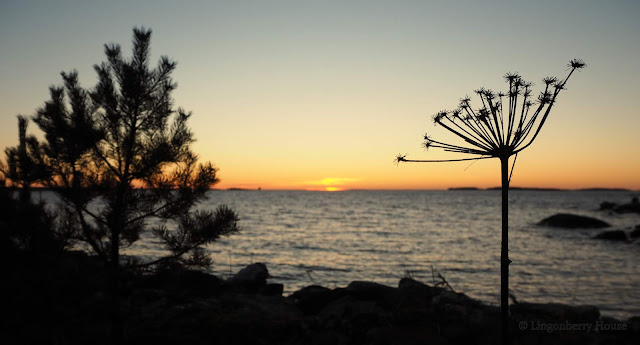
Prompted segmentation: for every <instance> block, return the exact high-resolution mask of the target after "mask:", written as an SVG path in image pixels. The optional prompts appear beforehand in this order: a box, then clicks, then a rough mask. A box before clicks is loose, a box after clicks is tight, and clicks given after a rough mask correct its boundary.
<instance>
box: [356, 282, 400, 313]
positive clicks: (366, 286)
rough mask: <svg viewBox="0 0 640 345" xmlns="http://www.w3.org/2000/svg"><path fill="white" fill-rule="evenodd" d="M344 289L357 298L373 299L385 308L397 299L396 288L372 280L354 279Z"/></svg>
mask: <svg viewBox="0 0 640 345" xmlns="http://www.w3.org/2000/svg"><path fill="white" fill-rule="evenodd" d="M345 291H346V293H348V294H349V295H350V296H353V297H355V298H356V299H358V300H364V301H375V302H377V303H378V304H379V305H381V306H384V307H387V308H388V307H391V306H392V305H394V304H395V303H396V301H397V299H398V290H397V289H396V288H393V287H391V286H386V285H382V284H378V283H373V282H363V281H354V282H351V283H350V284H349V285H348V286H347V288H346V289H345Z"/></svg>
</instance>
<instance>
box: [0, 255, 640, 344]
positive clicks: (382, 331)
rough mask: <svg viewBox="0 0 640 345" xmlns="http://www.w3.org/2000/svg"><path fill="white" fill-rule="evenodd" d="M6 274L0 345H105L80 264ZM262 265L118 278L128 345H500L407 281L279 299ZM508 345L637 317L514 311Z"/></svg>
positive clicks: (638, 331)
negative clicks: (229, 273) (227, 271)
mask: <svg viewBox="0 0 640 345" xmlns="http://www.w3.org/2000/svg"><path fill="white" fill-rule="evenodd" d="M13 255H14V257H15V259H16V260H15V261H13V262H11V265H8V263H5V267H4V268H5V272H8V273H9V274H8V275H9V279H8V280H7V282H8V283H7V286H8V288H9V289H8V295H7V297H8V298H7V302H6V308H3V309H4V311H5V313H7V315H10V316H11V317H10V318H9V321H8V323H7V330H8V331H7V332H6V333H4V335H3V338H4V340H3V343H4V344H14V343H15V344H44V343H50V344H103V343H108V339H109V326H110V318H109V312H108V310H109V307H110V306H109V299H108V298H107V296H106V295H105V294H104V292H103V291H104V284H105V275H104V269H103V267H102V265H101V263H100V262H99V261H98V260H95V259H94V258H92V257H89V256H86V255H85V254H83V253H77V252H76V253H68V254H65V255H62V256H61V257H58V258H53V259H52V258H43V257H40V258H37V257H33V256H27V255H22V256H21V254H19V253H17V254H15V253H14V254H13ZM268 277H269V273H268V270H267V267H266V266H265V265H263V264H259V263H257V264H252V265H249V266H247V267H246V268H245V269H243V270H242V271H240V272H238V273H237V274H236V275H235V276H234V277H232V278H230V279H227V280H223V279H221V278H219V277H216V276H214V275H210V274H207V273H203V272H198V271H189V270H183V269H179V268H175V267H174V268H171V269H169V268H167V269H164V270H160V271H158V272H155V273H153V274H134V273H128V274H126V275H124V277H123V280H122V281H123V283H122V285H123V294H122V298H121V299H122V305H121V310H122V314H123V318H124V321H125V333H126V339H127V343H129V344H147V343H149V344H151V343H152V344H498V343H499V307H497V306H491V305H486V304H484V303H482V302H479V301H477V300H474V299H472V298H470V297H468V296H467V295H465V294H463V293H456V292H453V291H451V290H450V289H444V288H440V287H434V286H429V285H426V284H424V283H421V282H418V281H416V280H413V279H412V278H410V277H406V278H403V279H401V280H400V281H399V283H398V286H397V287H391V286H385V285H381V284H377V283H373V282H365V281H354V282H352V283H350V284H348V285H347V286H346V287H342V288H335V289H328V288H325V287H322V286H317V285H314V286H308V287H305V288H303V289H301V290H299V291H296V292H295V293H293V294H291V295H289V296H283V295H282V291H283V286H282V285H281V284H274V283H269V282H268ZM511 331H512V334H513V338H514V344H540V343H552V344H637V343H638V341H640V317H634V318H630V319H629V320H615V319H611V318H607V317H603V316H602V315H600V313H599V310H598V309H597V308H596V307H594V306H569V305H562V304H533V303H523V302H522V301H521V302H520V303H515V302H514V303H513V304H512V305H511Z"/></svg>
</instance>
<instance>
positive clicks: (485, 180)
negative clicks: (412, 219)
mask: <svg viewBox="0 0 640 345" xmlns="http://www.w3.org/2000/svg"><path fill="white" fill-rule="evenodd" d="M151 6H152V8H153V11H150V10H149V8H151ZM125 9H126V10H125ZM96 13H100V14H101V15H100V16H96V15H95V14H96ZM523 14H526V15H523ZM638 18H640V3H638V2H634V1H610V2H606V3H604V2H597V1H578V0H575V1H574V0H568V1H562V2H557V1H551V0H543V1H536V2H521V3H514V2H511V1H486V2H477V1H460V2H450V1H410V0H396V1H391V0H389V1H386V0H373V1H352V2H343V1H333V0H329V1H322V2H300V1H293V0H276V1H270V2H262V1H250V0H239V1H233V2H229V1H211V2H207V3H200V2H198V3H196V2H187V4H185V5H183V4H179V3H174V2H171V1H154V2H150V1H147V0H142V1H136V2H135V3H130V2H124V1H119V0H114V1H109V2H96V3H90V2H84V1H72V0H69V1H66V2H63V3H60V4H53V3H50V2H47V1H35V2H33V3H29V4H26V3H24V2H20V1H14V0H9V1H3V2H2V4H0V32H2V33H3V34H2V35H0V80H1V82H0V94H2V95H3V99H2V102H0V148H4V147H8V146H14V145H16V144H17V121H16V117H15V116H16V115H18V114H25V115H33V114H34V112H35V110H36V109H37V108H38V107H41V106H42V105H43V103H44V102H45V100H47V99H48V87H49V86H50V85H59V84H61V82H62V81H61V78H60V75H59V73H60V72H61V71H69V70H71V69H77V70H78V72H79V75H80V81H81V84H82V85H83V86H85V87H92V86H93V85H95V81H96V77H95V72H94V71H93V69H92V65H93V64H96V63H99V62H101V61H103V60H104V54H103V44H105V43H111V42H116V43H119V44H121V45H122V48H123V53H124V55H125V56H129V54H130V47H131V44H130V41H131V34H132V31H131V29H132V28H133V27H134V26H145V27H149V28H151V29H152V30H153V36H152V42H151V48H152V52H153V56H152V61H154V62H153V63H154V64H155V61H156V60H157V58H158V57H159V56H160V55H167V56H169V57H170V58H172V59H174V60H175V61H177V62H178V67H177V69H176V71H175V73H174V75H173V77H174V79H175V81H176V82H177V83H178V88H177V89H176V90H175V92H174V100H175V102H174V103H175V105H176V107H183V108H184V109H186V110H189V111H192V112H193V116H192V118H191V119H190V126H191V128H192V129H193V132H194V136H195V138H196V140H197V141H196V142H195V143H194V145H193V149H194V151H195V152H196V153H198V154H199V156H200V158H201V159H202V160H208V161H212V162H213V163H214V164H215V165H216V166H217V167H218V168H219V177H220V179H221V182H220V183H219V184H217V185H216V186H214V188H219V189H227V188H247V189H257V188H262V189H264V190H268V189H300V190H325V191H326V190H335V191H338V190H348V189H447V188H450V187H481V188H487V187H496V186H499V185H500V169H499V161H498V160H497V159H495V160H494V159H486V160H481V161H477V162H475V163H473V164H472V163H471V162H459V163H424V164H418V163H402V164H399V165H396V164H394V161H393V160H394V158H395V157H396V155H398V154H402V155H405V154H406V155H407V158H409V159H451V158H467V157H464V156H463V155H457V154H448V153H444V152H441V151H438V150H436V149H431V150H429V151H425V150H423V149H422V148H421V143H422V137H423V135H424V134H425V132H428V133H429V135H430V136H432V137H433V138H435V139H441V140H442V141H445V142H452V143H460V142H459V141H456V140H454V138H452V137H451V136H450V135H449V134H448V133H447V131H446V130H445V129H444V128H440V127H434V126H433V123H432V121H431V115H433V114H435V113H436V112H438V111H440V110H443V109H452V108H455V107H456V106H457V104H458V102H459V99H460V98H462V97H464V96H465V95H471V96H472V97H471V98H472V103H473V104H474V105H475V106H477V104H478V102H479V101H478V100H477V99H474V97H473V96H474V95H473V90H475V89H477V88H479V87H486V88H490V89H493V90H495V91H505V83H504V80H503V78H502V76H503V75H504V74H505V73H506V72H509V71H518V72H519V73H520V74H521V75H522V77H523V78H524V79H525V80H527V81H532V82H534V83H535V85H534V87H533V90H534V94H537V93H538V92H539V91H541V89H540V87H541V86H540V85H541V84H542V83H541V81H540V80H541V79H542V78H544V77H547V76H556V77H564V76H565V75H566V73H567V68H566V64H567V62H568V61H569V60H570V59H573V58H580V59H583V60H585V61H586V63H587V68H586V69H584V70H582V71H580V72H578V73H575V74H574V75H573V76H572V77H571V79H570V80H569V83H568V85H567V86H568V89H567V90H565V91H563V92H562V93H561V94H560V96H559V99H558V102H557V104H556V105H555V106H554V108H553V110H552V112H551V115H550V117H549V119H548V121H547V123H546V124H545V126H544V128H543V129H542V132H541V133H540V135H539V136H538V138H537V139H536V141H535V142H534V144H533V145H532V146H530V147H529V148H527V149H526V150H525V151H523V152H522V153H521V154H520V155H519V156H518V161H517V164H516V167H515V172H514V175H513V179H512V182H511V185H512V186H520V187H537V188H566V189H581V188H592V187H601V188H625V189H632V190H640V178H639V177H638V176H640V174H639V173H638V172H640V155H639V154H638V147H639V146H640V140H639V139H638V138H639V137H640V136H639V135H638V130H640V113H639V110H638V107H637V105H636V99H637V97H638V91H640V88H639V87H638V80H640V64H638V61H640V35H639V34H638V33H640V21H638V20H637V19H638ZM78 28H81V30H78ZM507 28H509V29H508V30H507ZM42 52H46V54H42ZM29 132H30V133H35V134H37V133H38V131H37V130H36V126H35V125H34V124H31V126H30V129H29ZM2 159H4V157H2Z"/></svg>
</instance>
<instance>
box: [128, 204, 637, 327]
mask: <svg viewBox="0 0 640 345" xmlns="http://www.w3.org/2000/svg"><path fill="white" fill-rule="evenodd" d="M637 195H638V193H633V192H604V191H593V192H591V191H579V192H578V191H552V192H547V191H511V193H510V201H509V203H510V222H511V223H510V234H509V236H510V257H511V259H512V260H513V263H512V264H511V266H510V288H511V290H512V292H513V294H514V295H515V296H516V297H517V298H518V300H521V301H529V302H560V303H569V304H593V305H597V306H598V307H599V308H600V310H601V313H602V314H603V315H608V316H613V317H616V318H620V319H626V318H628V317H630V316H632V315H640V265H639V259H640V240H638V241H636V242H635V243H631V244H629V243H619V242H612V241H601V240H594V239H592V238H591V237H592V236H594V235H595V234H597V233H598V232H599V231H600V230H586V229H585V230H565V229H557V228H546V227H539V226H536V225H535V223H536V222H538V221H540V220H541V219H543V218H545V217H547V216H550V215H552V214H555V213H559V212H569V213H575V214H581V215H587V216H594V217H597V218H600V219H603V220H605V221H607V222H609V223H611V224H612V225H613V227H612V228H611V229H625V230H629V229H630V228H631V227H633V226H635V225H637V224H640V216H638V215H637V214H633V215H631V214H630V215H613V214H608V213H606V212H601V211H598V210H597V208H598V206H599V204H600V202H602V201H605V200H606V201H612V202H618V203H625V202H629V201H630V200H631V197H632V196H637ZM209 197H210V198H209V200H208V201H206V202H204V203H202V204H201V205H200V206H199V207H200V208H203V209H210V208H214V207H216V206H217V205H220V204H226V205H228V206H230V207H232V208H233V209H234V210H235V211H236V212H237V213H238V214H239V215H240V218H241V221H240V225H241V227H242V232H241V233H238V234H236V235H233V236H231V237H228V238H223V239H222V240H220V241H218V242H216V243H215V244H213V245H211V246H210V247H209V248H208V250H209V251H210V253H211V254H212V257H213V259H214V266H213V268H212V270H213V271H214V273H216V274H221V275H223V276H224V275H227V274H229V272H236V271H237V270H239V269H240V268H242V267H244V266H245V265H247V264H249V263H253V262H263V263H265V264H266V265H267V267H268V269H269V272H270V274H271V275H272V276H273V278H272V279H271V281H274V282H281V283H283V284H284V285H285V293H290V292H293V291H295V290H297V289H299V288H301V287H303V286H306V285H310V284H320V285H323V286H328V287H336V286H346V285H347V284H348V283H349V282H351V281H353V280H369V281H375V282H379V283H383V284H388V285H392V286H395V285H396V284H397V283H398V280H399V279H400V278H401V277H403V276H405V275H406V274H410V275H411V276H413V277H414V278H415V279H418V280H421V281H424V282H426V283H432V282H433V276H432V274H433V272H436V277H437V272H439V273H440V274H442V275H443V276H444V277H445V278H446V279H447V281H448V282H449V283H450V284H451V286H452V287H453V288H454V289H455V290H456V291H460V292H464V293H466V294H468V295H470V296H471V297H474V298H478V299H480V300H483V301H485V302H487V303H491V304H495V305H498V304H499V291H500V269H499V268H500V229H501V223H500V221H501V218H500V209H501V208H500V191H345V192H333V193H328V192H304V191H211V192H210V193H209ZM128 253H129V254H134V255H140V256H144V257H154V256H158V255H160V254H162V248H161V247H159V246H158V243H157V242H156V241H155V240H153V239H152V238H143V240H142V241H140V242H138V243H137V244H136V245H135V246H134V247H132V248H131V249H130V250H129V251H128ZM436 279H437V278H436Z"/></svg>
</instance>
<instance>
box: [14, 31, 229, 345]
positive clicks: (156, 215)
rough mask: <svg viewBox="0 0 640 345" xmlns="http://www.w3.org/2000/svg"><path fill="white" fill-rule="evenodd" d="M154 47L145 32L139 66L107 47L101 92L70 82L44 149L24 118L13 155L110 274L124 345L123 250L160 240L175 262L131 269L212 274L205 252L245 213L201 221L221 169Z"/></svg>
mask: <svg viewBox="0 0 640 345" xmlns="http://www.w3.org/2000/svg"><path fill="white" fill-rule="evenodd" d="M150 42H151V30H146V29H144V28H135V29H134V30H133V55H132V57H131V58H129V59H126V58H124V57H123V56H122V54H121V49H120V46H119V45H116V44H108V45H105V54H106V58H107V59H106V61H105V62H103V63H101V64H99V65H95V66H94V69H95V71H96V73H97V75H98V82H97V85H96V86H95V87H94V88H92V89H84V88H82V87H81V86H80V84H79V81H78V73H77V72H76V71H72V72H69V73H65V72H63V73H61V74H62V79H63V81H64V86H62V87H51V88H50V95H51V99H50V100H49V101H47V102H45V104H44V106H43V107H42V108H40V109H39V110H38V111H37V114H36V115H35V117H34V118H33V120H34V122H35V123H36V124H37V125H38V127H39V128H40V129H41V130H42V132H43V133H44V142H43V143H42V144H39V143H37V141H35V142H34V143H32V142H31V141H29V140H23V137H24V133H23V132H24V131H23V128H24V129H25V130H26V121H23V119H22V118H21V120H20V121H21V122H20V124H21V125H20V133H21V135H20V137H21V141H20V146H19V147H18V148H17V149H15V150H13V151H11V152H10V153H11V154H10V155H9V157H13V158H11V159H13V161H14V163H15V164H14V163H11V161H9V163H10V164H9V165H10V166H11V165H13V166H15V167H18V169H17V171H18V175H14V176H16V177H19V178H20V181H21V182H20V183H21V184H22V185H23V186H28V185H30V184H31V183H32V182H34V181H35V180H36V178H38V179H40V180H42V183H43V184H45V185H46V186H48V187H50V188H52V189H53V190H54V191H55V192H56V193H57V194H58V195H59V197H60V199H61V200H62V205H61V208H60V210H59V212H58V217H57V222H56V224H58V226H59V227H61V228H64V229H65V231H66V233H68V234H69V236H70V237H71V238H73V239H74V240H75V241H77V242H81V243H84V244H86V245H88V247H89V248H91V250H92V251H93V252H95V254H97V255H98V256H99V257H100V258H102V259H103V260H104V262H105V263H106V264H107V266H108V267H109V277H108V281H109V285H110V286H109V291H110V295H111V297H112V298H113V303H112V305H111V306H112V308H113V310H112V320H113V322H112V323H113V329H112V334H113V342H114V343H121V342H122V340H123V323H122V318H121V313H120V309H119V308H120V301H119V296H120V271H121V269H122V259H121V257H120V251H121V249H122V248H125V247H128V246H130V245H131V244H133V243H134V242H136V241H138V240H139V239H140V236H141V234H142V233H143V232H144V231H150V232H152V233H153V234H155V235H156V236H157V237H158V238H159V239H160V240H161V241H162V242H163V243H164V245H165V247H166V249H168V251H169V253H170V254H169V255H167V256H165V257H162V258H159V259H157V260H154V261H151V262H134V263H130V264H132V265H135V266H136V267H138V268H141V267H151V266H154V265H158V264H161V263H166V262H173V263H178V264H180V265H184V266H189V267H203V266H208V265H209V264H210V259H209V257H208V256H207V255H206V253H205V251H204V249H203V247H204V246H205V245H207V244H210V243H212V242H214V241H215V240H216V239H218V238H219V237H220V236H224V235H229V234H232V233H234V232H237V231H238V230H239V228H238V226H237V220H238V217H237V215H236V213H235V212H234V211H233V210H231V209H230V208H228V207H226V206H220V207H218V208H217V209H216V210H215V211H196V212H192V211H191V209H192V207H193V206H194V205H195V204H196V203H197V202H199V201H202V200H204V199H205V198H206V193H207V191H208V190H209V189H210V187H211V186H212V185H214V184H215V183H217V182H218V178H217V176H216V173H217V169H216V168H215V167H214V166H213V165H212V164H211V163H208V162H207V163H202V164H199V163H198V157H197V155H196V154H194V153H193V152H192V151H191V148H190V145H191V143H192V142H193V141H194V138H193V134H192V132H191V131H190V129H189V127H188V126H187V122H188V121H187V120H188V119H189V117H190V116H191V113H188V112H186V111H184V110H183V109H181V108H178V109H175V108H174V106H173V99H172V98H171V92H172V91H173V90H174V89H175V88H176V84H175V83H174V82H173V80H172V79H171V73H172V72H173V71H174V69H175V67H176V63H175V62H173V61H171V60H170V59H169V58H167V57H165V56H162V57H161V58H160V60H159V62H158V64H157V66H156V67H155V68H152V67H150ZM23 123H24V126H23ZM25 138H26V137H25ZM33 140H35V138H33ZM23 142H26V143H27V145H25V144H24V143H23ZM36 144H37V145H36ZM29 145H31V146H33V147H34V148H37V152H38V153H39V155H38V157H41V159H40V161H39V162H37V164H36V163H35V162H34V160H32V159H29V157H32V156H35V155H29V154H23V153H24V152H27V151H28V150H26V149H24V148H23V147H27V148H28V147H31V146H29ZM32 151H34V152H35V151H36V150H35V149H34V150H32ZM24 157H26V158H24ZM25 162H27V163H28V164H26V163H25ZM32 166H35V167H37V168H38V169H35V168H34V169H32V168H31V167H32ZM9 170H11V169H9ZM39 171H46V174H45V175H44V176H43V175H42V174H40V173H36V172H39ZM32 172H33V173H32ZM8 177H9V178H10V179H11V178H13V176H8ZM151 220H153V223H151V222H150V221H151Z"/></svg>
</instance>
